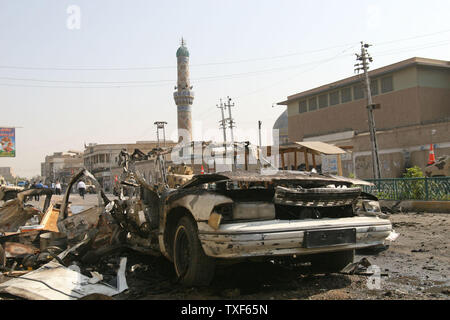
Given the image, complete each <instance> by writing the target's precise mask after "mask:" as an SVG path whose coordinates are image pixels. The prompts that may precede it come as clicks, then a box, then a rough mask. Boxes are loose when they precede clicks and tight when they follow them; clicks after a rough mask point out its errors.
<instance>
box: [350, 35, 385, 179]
mask: <svg viewBox="0 0 450 320" xmlns="http://www.w3.org/2000/svg"><path fill="white" fill-rule="evenodd" d="M368 47H370V45H369V44H367V43H363V42H362V41H361V54H356V60H358V61H360V62H358V63H357V64H355V67H356V69H355V72H359V71H361V70H362V71H364V84H365V89H366V96H367V113H368V118H369V133H370V142H371V144H372V169H373V177H374V178H375V179H380V178H381V172H380V158H379V157H378V144H377V136H376V129H375V119H374V116H373V110H374V109H378V108H379V107H380V106H379V105H375V104H373V101H372V93H371V91H370V79H369V73H368V70H369V65H368V64H369V62H372V61H373V59H372V57H371V56H370V55H369V53H368V52H367V48H368Z"/></svg>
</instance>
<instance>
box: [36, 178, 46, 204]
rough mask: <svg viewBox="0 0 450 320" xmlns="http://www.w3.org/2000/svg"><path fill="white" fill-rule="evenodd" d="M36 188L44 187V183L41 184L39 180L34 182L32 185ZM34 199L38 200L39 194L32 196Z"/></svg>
mask: <svg viewBox="0 0 450 320" xmlns="http://www.w3.org/2000/svg"><path fill="white" fill-rule="evenodd" d="M34 187H35V188H36V189H42V188H44V185H43V184H42V181H39V183H36V185H35V186H34ZM34 200H36V201H39V195H38V194H36V195H35V196H34Z"/></svg>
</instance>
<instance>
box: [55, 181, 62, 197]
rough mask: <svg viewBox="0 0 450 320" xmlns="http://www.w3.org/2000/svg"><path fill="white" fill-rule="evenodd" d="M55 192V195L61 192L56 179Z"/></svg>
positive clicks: (59, 184)
mask: <svg viewBox="0 0 450 320" xmlns="http://www.w3.org/2000/svg"><path fill="white" fill-rule="evenodd" d="M55 193H56V194H57V195H60V194H61V183H60V182H59V181H56V184H55Z"/></svg>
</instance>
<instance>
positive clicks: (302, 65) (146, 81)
mask: <svg viewBox="0 0 450 320" xmlns="http://www.w3.org/2000/svg"><path fill="white" fill-rule="evenodd" d="M326 60H328V59H322V60H318V61H311V62H306V63H302V64H298V65H291V66H285V67H279V68H270V69H262V70H256V71H250V72H241V73H231V74H225V75H216V76H208V77H200V78H194V79H192V80H193V81H204V80H213V79H228V78H229V79H234V78H236V77H242V76H248V75H258V74H261V73H270V72H276V71H283V70H291V69H297V68H301V67H304V66H308V65H311V64H316V63H320V62H323V61H326ZM0 80H10V81H31V82H48V83H77V84H135V83H136V84H139V83H150V84H152V83H171V82H174V81H176V80H173V79H171V80H129V81H80V80H47V79H37V78H16V77H0Z"/></svg>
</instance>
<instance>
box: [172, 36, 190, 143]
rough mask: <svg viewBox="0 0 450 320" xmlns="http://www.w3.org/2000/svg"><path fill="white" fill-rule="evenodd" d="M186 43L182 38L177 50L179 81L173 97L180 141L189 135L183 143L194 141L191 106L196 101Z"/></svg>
mask: <svg viewBox="0 0 450 320" xmlns="http://www.w3.org/2000/svg"><path fill="white" fill-rule="evenodd" d="M185 44H186V43H185V42H184V39H183V38H181V47H179V48H178V50H177V66H178V81H177V86H176V87H175V89H176V91H175V92H174V93H173V98H174V99H175V104H176V105H177V108H178V142H180V141H181V139H182V137H183V136H186V135H187V137H186V138H187V139H188V140H189V141H183V143H188V142H191V141H192V117H191V108H192V107H191V106H192V102H193V101H194V92H193V91H191V90H192V86H191V84H190V82H189V51H188V49H187V48H186V47H185ZM184 130H185V131H184ZM183 131H184V134H183Z"/></svg>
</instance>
